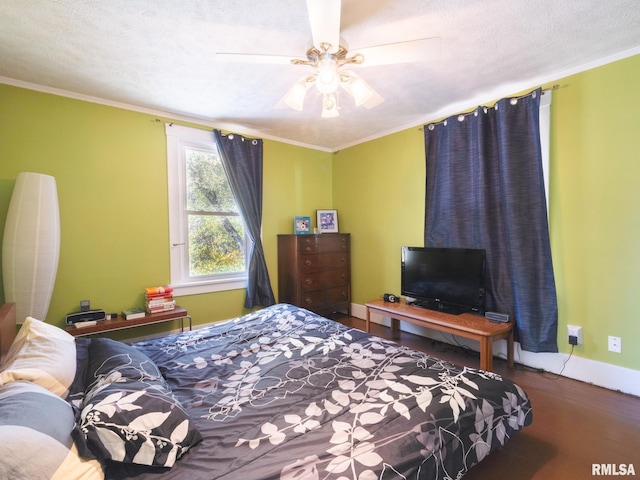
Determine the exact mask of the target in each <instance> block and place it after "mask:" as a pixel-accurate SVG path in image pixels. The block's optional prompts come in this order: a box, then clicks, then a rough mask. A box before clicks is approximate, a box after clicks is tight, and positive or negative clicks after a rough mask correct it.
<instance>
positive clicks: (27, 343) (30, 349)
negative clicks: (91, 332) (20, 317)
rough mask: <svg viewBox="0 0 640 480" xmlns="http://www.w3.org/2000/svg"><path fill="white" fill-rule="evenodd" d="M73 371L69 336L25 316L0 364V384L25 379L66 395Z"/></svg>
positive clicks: (72, 345) (73, 349) (72, 343)
mask: <svg viewBox="0 0 640 480" xmlns="http://www.w3.org/2000/svg"><path fill="white" fill-rule="evenodd" d="M75 374H76V344H75V339H74V337H73V336H72V335H69V334H68V333H67V332H65V331H64V330H62V329H61V328H58V327H56V326H54V325H50V324H48V323H45V322H41V321H40V320H36V319H35V318H32V317H27V318H26V320H25V321H24V323H23V324H22V327H21V328H20V331H19V332H18V335H16V338H15V339H14V341H13V343H12V344H11V347H10V348H9V352H8V353H7V357H6V358H5V360H4V362H3V363H2V365H0V385H4V384H6V383H9V382H12V381H15V380H26V381H29V382H33V383H36V384H38V385H40V386H41V387H44V388H46V389H47V390H49V391H50V392H52V393H55V394H56V395H58V396H59V397H61V398H65V397H66V396H67V394H68V393H69V387H70V386H71V383H72V382H73V379H74V377H75Z"/></svg>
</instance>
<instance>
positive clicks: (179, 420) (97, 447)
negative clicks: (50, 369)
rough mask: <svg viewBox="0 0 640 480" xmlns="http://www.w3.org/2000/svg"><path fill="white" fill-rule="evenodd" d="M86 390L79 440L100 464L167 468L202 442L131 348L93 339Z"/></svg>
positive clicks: (148, 363) (157, 373) (158, 376)
mask: <svg viewBox="0 0 640 480" xmlns="http://www.w3.org/2000/svg"><path fill="white" fill-rule="evenodd" d="M87 385H88V387H87V390H86V393H85V397H84V400H83V404H82V411H81V413H80V421H79V425H78V433H79V435H78V437H79V438H80V440H81V441H82V442H84V443H85V444H86V446H87V447H88V448H89V449H90V450H91V452H93V454H94V455H95V456H96V457H97V458H99V459H103V460H107V459H108V460H113V461H117V462H124V463H135V464H140V465H153V466H162V467H171V466H173V464H174V463H175V461H176V460H177V459H178V458H180V457H181V456H182V455H183V454H184V453H185V452H186V451H187V450H188V449H189V448H190V447H192V446H193V445H195V444H196V443H198V442H199V441H200V440H201V439H202V437H201V436H200V432H198V430H197V429H196V428H195V425H194V424H193V422H192V420H191V419H190V418H189V416H188V415H187V413H186V412H185V411H184V409H183V408H182V405H181V404H180V403H179V402H178V400H177V399H176V398H175V397H174V396H173V393H172V392H171V390H169V387H168V386H167V383H166V381H165V380H164V378H163V377H162V375H161V374H160V371H159V370H158V367H157V366H156V365H155V364H154V363H153V362H152V361H151V360H150V359H149V358H148V357H147V356H146V355H144V354H143V353H142V352H140V351H139V350H136V349H135V348H133V347H131V346H129V345H126V344H124V343H120V342H116V341H114V340H110V339H108V338H97V339H93V340H92V341H91V344H90V345H89V367H88V370H87ZM77 439H78V438H77ZM81 452H84V450H83V449H81Z"/></svg>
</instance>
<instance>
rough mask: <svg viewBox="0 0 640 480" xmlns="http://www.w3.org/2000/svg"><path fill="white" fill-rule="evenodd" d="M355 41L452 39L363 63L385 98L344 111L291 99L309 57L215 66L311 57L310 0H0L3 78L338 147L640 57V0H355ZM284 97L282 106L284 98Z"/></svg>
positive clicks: (346, 27) (349, 33)
mask: <svg viewBox="0 0 640 480" xmlns="http://www.w3.org/2000/svg"><path fill="white" fill-rule="evenodd" d="M341 36H342V38H343V39H344V43H345V45H347V46H348V47H349V49H351V50H354V49H357V48H362V47H367V46H371V45H379V44H386V43H394V42H400V41H404V40H413V39H417V38H423V37H440V38H441V39H442V49H441V54H440V56H439V57H438V58H436V59H434V60H431V61H429V62H420V63H412V64H398V65H387V66H376V67H366V68H365V67H361V68H359V69H358V74H359V75H360V76H361V77H362V78H364V79H365V80H366V81H367V82H368V83H369V84H370V85H371V86H372V87H373V88H374V89H375V90H376V91H377V92H378V93H379V94H380V95H382V97H384V99H385V101H384V102H383V103H382V104H380V105H378V106H377V107H375V108H373V109H370V110H367V109H365V108H363V107H355V106H354V105H353V101H352V99H351V98H350V97H348V96H347V95H342V96H341V97H340V98H339V102H340V116H339V117H337V118H328V119H323V118H321V117H320V111H321V106H320V97H319V96H317V95H315V94H314V93H313V91H312V90H310V91H309V94H308V95H307V99H306V101H305V109H304V111H303V112H299V111H295V110H291V109H289V108H286V107H282V106H280V105H279V101H280V100H281V98H282V97H283V95H284V94H285V93H286V92H287V90H288V89H289V88H290V87H291V85H293V84H294V83H295V82H296V81H297V80H299V79H300V78H301V77H302V76H303V75H305V74H306V73H309V72H310V67H306V66H294V65H269V64H257V65H252V64H229V63H217V62H216V60H215V54H216V53H217V52H230V53H265V54H275V55H287V56H291V57H298V58H300V57H304V54H305V52H306V50H307V49H308V48H309V46H310V45H311V31H310V27H309V21H308V16H307V9H306V3H305V1H303V0H240V1H232V2H231V1H220V0H184V1H175V0H39V1H38V0H20V1H16V0H0V82H2V83H9V84H13V85H18V86H25V87H28V88H35V89H41V90H44V91H53V92H58V93H62V94H65V95H70V96H78V97H79V98H89V99H94V100H96V101H105V102H106V103H110V104H126V105H129V106H134V107H136V108H140V109H143V110H145V111H153V112H157V113H158V114H162V113H166V114H170V115H172V116H174V117H177V118H184V119H194V120H199V121H201V122H202V123H205V124H207V125H211V126H216V127H218V128H223V129H229V130H232V131H235V132H238V133H242V134H245V135H249V136H262V137H263V138H271V139H279V140H283V141H286V142H289V143H294V144H300V145H306V146H310V147H313V148H319V149H322V150H328V151H334V150H338V149H340V148H344V147H347V146H350V145H354V144H357V143H360V142H362V141H366V140H369V139H372V138H376V137H379V136H382V135H385V134H388V133H392V132H395V131H398V130H401V129H404V128H409V127H413V126H417V125H421V124H422V123H425V122H428V121H430V120H434V119H437V118H440V117H443V116H446V115H450V114H454V113H456V112H459V111H461V110H464V109H468V108H470V107H473V106H475V105H477V104H480V103H483V102H488V101H491V100H494V99H497V98H500V97H502V96H507V95H511V94H515V93H517V92H520V91H522V90H526V89H529V88H535V87H537V86H539V85H540V84H542V83H546V82H550V81H553V80H555V79H557V78H561V77H562V76H565V75H568V74H571V73H575V72H578V71H581V70H584V69H586V68H589V67H592V66H596V65H599V64H602V63H606V62H608V61H612V60H615V59H618V58H624V57H626V56H630V55H634V54H638V53H640V2H638V0H607V1H603V0H562V1H559V0H482V1H479V0H422V1H420V0H367V1H364V0H360V1H359V0H343V2H342V20H341ZM280 104H281V102H280Z"/></svg>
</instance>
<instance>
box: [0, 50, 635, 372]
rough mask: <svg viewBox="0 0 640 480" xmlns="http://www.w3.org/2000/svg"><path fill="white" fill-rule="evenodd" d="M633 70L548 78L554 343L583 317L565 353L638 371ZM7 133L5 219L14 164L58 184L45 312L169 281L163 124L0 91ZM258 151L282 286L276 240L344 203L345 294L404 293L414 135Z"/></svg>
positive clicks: (615, 67)
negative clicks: (54, 252) (298, 218)
mask: <svg viewBox="0 0 640 480" xmlns="http://www.w3.org/2000/svg"><path fill="white" fill-rule="evenodd" d="M639 77H640V56H636V57H632V58H628V59H625V60H621V61H618V62H615V63H612V64H609V65H605V66H602V67H599V68H596V69H593V70H590V71H587V72H584V73H580V74H578V75H574V76H571V77H568V78H564V79H561V80H558V81H556V82H552V83H554V84H555V83H558V84H559V85H560V86H561V88H559V89H557V90H555V91H554V92H553V103H552V126H551V128H552V132H551V187H550V190H551V191H550V204H551V205H550V209H551V211H550V229H551V240H552V251H553V256H554V266H555V273H556V283H557V290H558V301H559V313H560V326H559V336H558V338H559V347H560V349H561V351H563V352H568V351H569V348H568V347H569V346H568V344H567V343H566V341H565V340H566V325H567V324H574V325H581V326H583V327H584V345H580V346H578V347H576V349H575V352H574V355H578V356H581V357H584V358H588V359H593V360H598V361H602V362H606V363H611V364H615V365H621V366H625V367H629V368H633V369H640V349H637V348H635V345H637V344H639V343H640V328H638V326H637V322H638V316H637V314H636V308H635V299H636V295H639V294H640V291H639V290H640V281H639V280H640V278H639V276H640V274H639V273H638V272H640V249H639V248H638V245H640V222H639V221H638V213H637V211H638V206H639V205H640V188H638V187H637V186H636V185H635V183H636V179H637V178H639V177H640V162H638V160H637V159H638V155H637V152H638V151H640V134H639V132H640V128H639V127H640V121H639V120H638V116H637V112H638V111H640V91H639V90H638V89H637V87H636V83H637V81H638V78H639ZM0 136H1V137H0V228H2V226H3V225H4V219H5V216H6V209H7V207H8V202H9V198H10V195H11V190H12V189H13V185H14V183H15V178H16V176H17V174H18V173H19V172H20V171H36V172H41V173H47V174H51V175H54V176H55V177H56V180H57V182H58V191H59V197H60V209H61V223H62V247H61V257H60V267H59V271H58V278H57V281H56V287H55V290H54V295H53V300H52V305H51V308H50V312H49V317H48V319H47V320H48V321H49V322H51V323H55V324H59V325H62V322H63V318H64V315H65V314H66V313H67V312H70V311H75V310H76V309H77V307H78V302H79V301H80V300H82V299H86V298H88V299H90V300H91V301H92V305H93V306H95V307H100V308H105V309H106V310H109V311H118V310H121V309H122V308H125V307H128V306H133V305H136V304H141V303H142V289H143V287H145V286H147V285H155V284H162V283H166V282H168V281H169V270H168V255H169V253H168V218H167V207H166V205H167V193H166V154H165V137H164V125H163V124H162V123H161V122H157V121H156V119H155V117H153V116H150V115H147V114H142V113H136V112H131V111H126V110H122V109H117V108H113V107H108V106H103V105H97V104H93V103H88V102H83V101H78V100H72V99H69V98H63V97H58V96H54V95H49V94H43V93H38V92H33V91H29V90H24V89H20V88H16V87H11V86H7V85H0ZM264 152H265V164H264V167H265V168H264V221H263V239H264V247H265V253H266V258H267V265H268V267H269V271H270V275H271V280H272V284H273V288H274V290H275V291H276V295H277V268H276V267H277V259H276V255H277V250H276V235H277V234H278V233H291V231H292V228H293V227H292V220H293V217H294V216H295V215H309V216H311V217H312V218H314V216H315V210H316V209H318V208H336V209H338V213H339V220H340V230H341V231H343V232H349V233H351V234H352V244H353V250H352V255H353V258H352V277H353V278H352V291H353V301H354V303H357V304H363V303H365V302H366V301H367V300H370V299H372V298H375V297H377V296H379V295H380V294H381V293H383V292H387V291H390V292H394V293H399V289H400V271H399V255H400V246H402V245H420V244H421V243H422V232H423V222H424V176H425V165H424V143H423V133H422V130H421V129H420V128H417V127H416V128H413V129H408V130H404V131H402V132H399V133H396V134H393V135H389V136H387V137H384V138H380V139H377V140H373V141H370V142H366V143H364V144H361V145H357V146H354V147H351V148H348V149H345V150H343V151H340V152H337V153H335V154H329V153H325V152H320V151H316V150H311V149H307V148H302V147H297V146H292V145H288V144H284V143H279V142H274V141H269V140H266V141H265V148H264ZM314 223H315V220H314ZM1 295H2V291H1V290H0V296H1ZM0 300H3V298H0ZM179 301H180V304H181V305H182V306H184V307H186V308H188V309H189V311H190V313H192V314H193V316H194V321H195V323H196V324H197V323H205V322H209V321H214V320H220V319H224V318H230V317H233V316H237V315H240V314H242V313H244V309H243V307H242V305H243V301H244V290H235V291H231V292H222V293H216V294H207V295H192V296H187V297H182V298H180V300H179ZM140 333H141V331H136V335H139V334H140ZM608 335H615V336H619V337H622V352H623V353H622V354H615V353H610V352H608V351H607V336H608Z"/></svg>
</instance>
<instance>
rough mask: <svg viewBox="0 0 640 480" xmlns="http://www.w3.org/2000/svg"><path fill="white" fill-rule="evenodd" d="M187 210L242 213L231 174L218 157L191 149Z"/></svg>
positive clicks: (187, 155) (188, 157) (187, 158)
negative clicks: (230, 181) (232, 184)
mask: <svg viewBox="0 0 640 480" xmlns="http://www.w3.org/2000/svg"><path fill="white" fill-rule="evenodd" d="M185 154H186V169H187V172H186V175H187V210H191V211H200V212H238V207H237V206H236V202H235V199H234V198H233V193H231V187H230V186H229V181H228V180H227V175H226V173H225V171H224V167H223V166H222V162H221V161H220V157H219V156H218V155H217V154H214V153H211V152H205V151H202V150H195V149H190V148H187V149H186V151H185Z"/></svg>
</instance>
